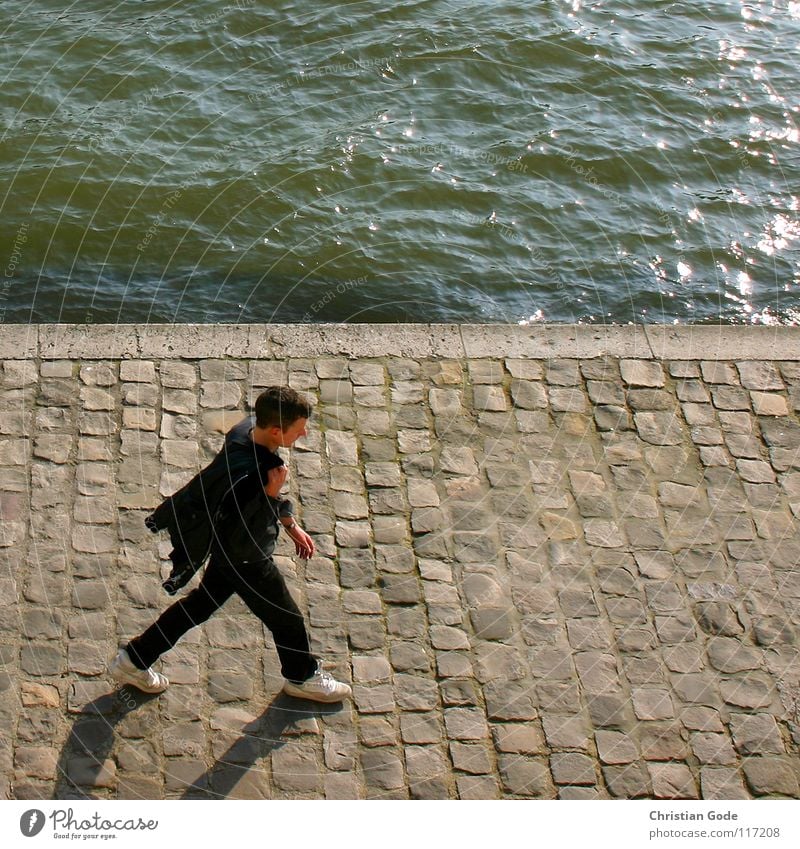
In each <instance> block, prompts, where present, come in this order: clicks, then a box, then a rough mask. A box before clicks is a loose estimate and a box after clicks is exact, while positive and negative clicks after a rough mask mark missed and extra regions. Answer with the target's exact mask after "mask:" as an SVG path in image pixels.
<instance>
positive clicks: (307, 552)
mask: <svg viewBox="0 0 800 849" xmlns="http://www.w3.org/2000/svg"><path fill="white" fill-rule="evenodd" d="M280 521H281V524H282V525H283V528H284V530H285V531H286V533H287V534H289V536H290V537H291V538H292V541H293V542H294V547H295V552H296V553H297V556H298V557H302V558H303V560H308V559H309V557H313V556H314V552H315V551H316V546H315V545H314V540H313V539H311V537H310V536H309V535H308V534H307V533H306V532H305V531H304V530H303V529H302V528H301V527H300V525H299V524H298V522H297V519H295V517H294V516H291V515H290V516H281V519H280Z"/></svg>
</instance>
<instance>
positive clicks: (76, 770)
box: [53, 687, 158, 799]
mask: <svg viewBox="0 0 800 849" xmlns="http://www.w3.org/2000/svg"><path fill="white" fill-rule="evenodd" d="M157 698H158V696H157V695H152V694H147V693H142V692H141V691H139V690H137V689H135V688H133V687H120V688H117V689H115V690H113V691H112V692H111V693H107V694H105V695H103V696H100V697H98V698H96V699H95V700H94V701H92V702H89V703H88V704H87V705H85V706H84V707H83V709H82V712H81V714H80V715H79V716H78V718H77V719H76V720H75V724H74V725H73V726H72V730H71V731H70V734H69V736H68V737H67V739H66V742H65V743H64V746H63V748H62V749H61V752H60V754H59V758H58V767H57V771H56V784H55V790H54V793H53V798H54V799H97V798H105V794H104V793H102V792H99V793H98V792H93V791H95V790H100V791H102V789H104V788H107V787H109V786H110V784H111V783H112V782H113V779H114V772H115V765H114V762H113V761H112V760H111V754H112V750H113V749H114V743H115V740H116V738H117V733H116V731H115V729H116V727H117V726H118V725H119V724H120V723H121V722H123V720H125V719H126V717H128V715H129V714H132V713H133V712H134V711H137V710H138V709H139V708H141V707H142V706H144V705H147V704H149V703H151V702H153V701H155V700H156V699H157ZM143 722H145V723H146V719H144V718H143Z"/></svg>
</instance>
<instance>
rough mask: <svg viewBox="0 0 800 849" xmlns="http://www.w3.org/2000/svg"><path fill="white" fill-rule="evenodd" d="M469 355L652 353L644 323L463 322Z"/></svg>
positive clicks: (526, 356)
mask: <svg viewBox="0 0 800 849" xmlns="http://www.w3.org/2000/svg"><path fill="white" fill-rule="evenodd" d="M461 337H462V339H463V340H464V352H465V355H466V356H467V357H470V358H478V357H503V356H507V357H519V358H522V359H533V360H541V359H545V360H546V359H568V360H569V359H592V358H593V357H601V356H604V355H609V356H614V357H625V358H626V359H649V358H650V357H651V356H652V351H651V350H650V345H649V344H648V342H647V337H646V336H645V333H644V331H643V329H642V328H641V327H638V326H632V327H618V326H616V325H592V326H590V325H581V324H565V325H556V324H549V325H548V324H542V325H534V326H532V327H519V326H517V325H494V324H465V325H462V326H461Z"/></svg>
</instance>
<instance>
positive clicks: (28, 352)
mask: <svg viewBox="0 0 800 849" xmlns="http://www.w3.org/2000/svg"><path fill="white" fill-rule="evenodd" d="M38 329H39V326H38V325H36V324H2V325H0V358H2V359H4V360H30V359H33V358H34V357H36V356H37V353H38V346H39V333H38Z"/></svg>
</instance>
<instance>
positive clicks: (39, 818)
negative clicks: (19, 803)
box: [19, 808, 44, 837]
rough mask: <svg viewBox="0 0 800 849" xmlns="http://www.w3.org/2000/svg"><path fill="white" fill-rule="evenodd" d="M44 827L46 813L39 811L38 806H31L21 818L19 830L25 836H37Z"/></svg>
mask: <svg viewBox="0 0 800 849" xmlns="http://www.w3.org/2000/svg"><path fill="white" fill-rule="evenodd" d="M43 828H44V814H43V813H42V812H41V811H37V810H36V808H31V810H30V811H25V813H24V814H23V815H22V816H21V817H20V818H19V830H20V831H21V832H22V833H23V834H24V835H25V837H36V835H37V834H38V833H39V832H40V831H41V830H42V829H43Z"/></svg>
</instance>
